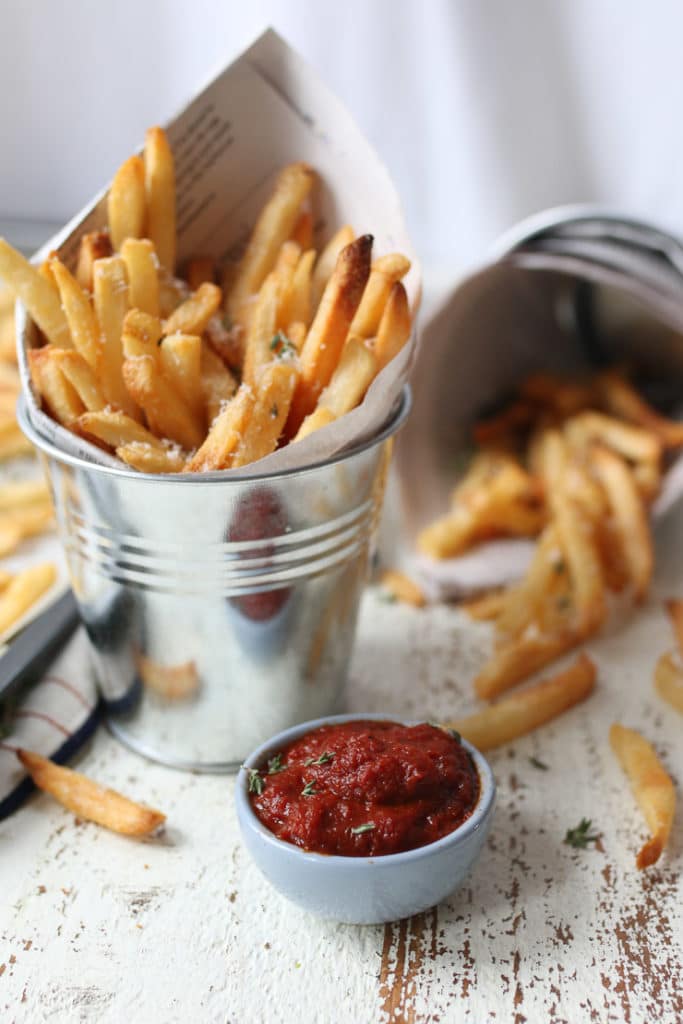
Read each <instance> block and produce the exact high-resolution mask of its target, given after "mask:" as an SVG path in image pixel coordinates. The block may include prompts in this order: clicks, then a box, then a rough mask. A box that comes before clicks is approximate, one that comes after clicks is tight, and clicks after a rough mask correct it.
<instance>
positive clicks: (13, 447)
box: [0, 425, 34, 461]
mask: <svg viewBox="0 0 683 1024" xmlns="http://www.w3.org/2000/svg"><path fill="white" fill-rule="evenodd" d="M33 454H34V449H33V445H32V444H31V442H30V441H29V440H28V438H27V437H24V435H23V434H22V432H21V430H20V429H19V427H18V426H16V425H15V426H13V427H12V429H11V430H8V431H5V432H3V434H2V436H1V437H0V461H4V460H5V459H13V458H15V457H16V456H19V455H33Z"/></svg>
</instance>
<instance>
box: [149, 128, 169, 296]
mask: <svg viewBox="0 0 683 1024" xmlns="http://www.w3.org/2000/svg"><path fill="white" fill-rule="evenodd" d="M144 166H145V193H146V197H147V234H148V236H149V238H151V240H152V242H153V243H154V248H155V249H156V252H157V255H158V257H159V261H160V263H161V265H162V266H163V267H166V269H167V270H169V271H170V272H171V273H173V270H174V268H175V252H176V193H175V166H174V163H173V153H172V152H171V147H170V145H169V142H168V138H167V136H166V133H165V131H164V130H163V129H162V128H158V127H156V128H150V129H149V130H148V131H147V133H146V134H145V165H144ZM149 312H153V310H150V311H149Z"/></svg>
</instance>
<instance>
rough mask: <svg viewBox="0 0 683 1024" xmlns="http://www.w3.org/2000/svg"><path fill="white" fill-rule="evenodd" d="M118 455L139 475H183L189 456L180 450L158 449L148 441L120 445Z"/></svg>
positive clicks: (117, 449) (117, 450)
mask: <svg viewBox="0 0 683 1024" xmlns="http://www.w3.org/2000/svg"><path fill="white" fill-rule="evenodd" d="M155 440H156V438H155ZM116 454H117V456H118V457H119V459H121V461H122V462H125V463H126V465H128V466H132V467H133V469H137V470H138V472H139V473H182V472H183V471H184V469H185V463H186V462H187V454H186V453H185V452H183V451H182V450H181V449H180V448H168V447H157V445H151V444H149V443H147V442H146V441H131V442H129V443H128V444H123V445H120V446H119V447H118V448H116Z"/></svg>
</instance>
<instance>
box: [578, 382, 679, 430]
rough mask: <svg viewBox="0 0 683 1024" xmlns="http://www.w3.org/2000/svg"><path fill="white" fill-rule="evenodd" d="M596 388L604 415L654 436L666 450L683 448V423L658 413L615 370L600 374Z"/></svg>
mask: <svg viewBox="0 0 683 1024" xmlns="http://www.w3.org/2000/svg"><path fill="white" fill-rule="evenodd" d="M598 385H599V387H600V392H601V395H602V398H603V401H604V402H605V405H606V407H607V411H608V412H610V413H612V415H613V416H618V417H619V418H621V419H624V420H627V421H628V422H629V423H633V424H635V425H636V426H638V427H642V428H643V429H644V430H647V431H649V432H650V433H651V434H654V435H655V437H656V438H658V439H659V441H660V442H661V444H662V445H663V446H664V447H665V448H680V447H681V445H683V423H677V422H676V421H675V420H670V419H667V418H666V416H662V415H661V414H660V413H658V412H657V411H656V410H655V409H653V408H652V406H651V405H648V403H647V402H646V401H645V400H644V399H643V398H641V396H640V395H639V394H638V392H637V391H636V390H635V388H633V387H632V386H631V384H629V382H628V381H627V380H626V379H625V378H624V377H622V375H621V374H620V373H617V372H616V371H614V370H612V371H607V372H605V373H602V374H601V375H600V377H599V379H598Z"/></svg>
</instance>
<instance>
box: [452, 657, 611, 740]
mask: <svg viewBox="0 0 683 1024" xmlns="http://www.w3.org/2000/svg"><path fill="white" fill-rule="evenodd" d="M595 676H596V670H595V665H594V664H593V662H592V661H591V660H590V658H589V657H588V656H587V655H585V654H581V655H580V656H579V657H578V658H577V659H576V661H574V662H573V663H572V664H571V665H570V666H569V668H567V669H564V670H563V671H562V672H558V673H557V674H556V675H554V676H551V677H550V678H549V679H544V680H542V681H541V682H538V683H535V684H534V685H533V686H529V687H528V688H527V689H526V690H522V691H521V692H520V693H515V694H513V695H512V696H510V697H505V698H503V700H500V701H497V702H496V703H495V704H490V705H489V706H488V707H486V708H484V709H483V710H482V711H477V712H475V713H474V714H473V715H468V716H467V717H466V718H457V719H455V721H453V722H448V723H447V725H446V728H449V729H455V730H457V732H459V733H460V734H461V735H462V736H464V737H465V739H466V740H468V741H469V742H470V743H472V744H473V745H474V746H475V747H477V748H478V749H479V750H492V749H493V748H494V747H500V746H502V745H503V744H504V743H510V742H511V741H512V740H515V739H517V738H518V737H520V736H525V735H526V734H527V733H529V732H533V730H534V729H538V727H539V726H541V725H545V723H546V722H550V721H552V719H553V718H557V716H558V715H561V714H562V713H563V712H565V711H568V710H569V708H572V707H574V705H575V704H579V703H580V702H581V701H583V700H585V699H586V698H587V697H588V696H590V694H591V693H592V692H593V689H594V687H595Z"/></svg>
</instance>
